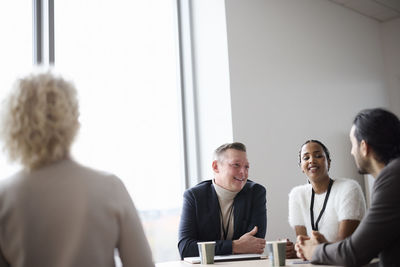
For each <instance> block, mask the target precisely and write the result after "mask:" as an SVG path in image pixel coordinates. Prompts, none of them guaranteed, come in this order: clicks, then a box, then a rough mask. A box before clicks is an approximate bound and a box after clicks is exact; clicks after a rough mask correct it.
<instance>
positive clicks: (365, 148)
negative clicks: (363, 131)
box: [359, 140, 370, 157]
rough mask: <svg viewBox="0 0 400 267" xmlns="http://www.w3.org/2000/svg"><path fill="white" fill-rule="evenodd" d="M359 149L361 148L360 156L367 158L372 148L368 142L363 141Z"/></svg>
mask: <svg viewBox="0 0 400 267" xmlns="http://www.w3.org/2000/svg"><path fill="white" fill-rule="evenodd" d="M359 147H360V154H361V155H363V156H364V157H366V156H367V155H368V153H369V150H370V147H369V145H368V144H367V142H365V140H361V142H360V146H359Z"/></svg>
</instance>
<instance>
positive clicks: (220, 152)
mask: <svg viewBox="0 0 400 267" xmlns="http://www.w3.org/2000/svg"><path fill="white" fill-rule="evenodd" d="M228 149H235V150H239V151H243V152H246V146H245V145H244V144H242V143H239V142H233V143H226V144H223V145H221V146H219V147H218V148H217V149H215V151H214V160H218V161H220V160H221V158H222V155H223V154H224V153H225V151H227V150H228Z"/></svg>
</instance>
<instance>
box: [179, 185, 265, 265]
mask: <svg viewBox="0 0 400 267" xmlns="http://www.w3.org/2000/svg"><path fill="white" fill-rule="evenodd" d="M266 202H267V200H266V190H265V188H264V187H263V186H262V185H260V184H257V183H254V182H252V181H250V180H247V182H246V184H245V185H244V187H243V189H242V190H241V191H240V192H239V193H238V194H237V195H236V197H235V199H234V202H233V205H234V212H233V214H234V232H233V240H236V239H239V238H240V237H241V236H242V235H244V234H245V233H247V232H249V231H251V230H252V229H253V228H254V226H257V227H258V232H257V234H256V237H260V238H264V237H265V233H266V231H267V208H266ZM199 241H216V244H215V254H216V255H225V254H232V240H221V221H220V207H219V202H218V196H217V193H216V192H215V189H214V186H213V184H212V181H211V180H207V181H204V182H201V183H199V184H198V185H196V186H194V187H192V188H190V189H188V190H186V191H185V193H184V195H183V207H182V214H181V222H180V225H179V241H178V248H179V253H180V255H181V258H182V259H183V258H184V257H194V256H199V251H198V248H197V242H199Z"/></svg>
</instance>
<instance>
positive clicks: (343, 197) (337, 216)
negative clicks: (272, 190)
mask: <svg viewBox="0 0 400 267" xmlns="http://www.w3.org/2000/svg"><path fill="white" fill-rule="evenodd" d="M311 192H312V186H311V184H305V185H300V186H296V187H295V188H293V189H292V191H290V193H289V224H290V226H291V227H293V228H294V227H295V226H305V227H306V229H307V235H308V236H310V235H311V232H312V228H311V218H310V203H311ZM325 196H326V192H325V193H323V194H315V197H314V209H313V210H314V224H315V223H316V221H317V218H318V216H319V214H320V212H321V209H322V207H323V204H324V200H325ZM364 214H365V199H364V195H363V193H362V190H361V187H360V185H359V184H358V183H357V182H356V181H354V180H350V179H336V180H334V183H333V185H332V188H331V192H330V195H329V199H328V202H327V204H326V208H325V212H324V213H323V215H322V217H321V220H320V221H319V223H318V230H319V232H320V233H321V234H323V235H324V236H325V238H326V239H327V240H328V241H329V242H334V241H335V240H336V239H337V236H338V232H339V224H340V222H341V221H343V220H359V221H360V220H361V219H362V218H363V216H364Z"/></svg>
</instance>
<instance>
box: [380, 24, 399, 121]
mask: <svg viewBox="0 0 400 267" xmlns="http://www.w3.org/2000/svg"><path fill="white" fill-rule="evenodd" d="M381 27H382V40H383V52H384V58H385V74H386V81H387V88H388V94H389V104H390V109H391V110H392V111H393V112H395V113H396V115H397V116H399V117H400V105H399V104H400V19H396V20H392V21H389V22H386V23H383V24H382V26H381Z"/></svg>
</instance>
